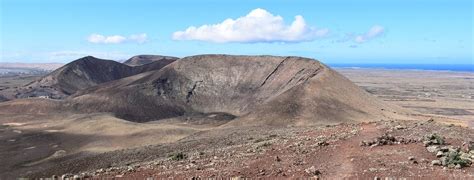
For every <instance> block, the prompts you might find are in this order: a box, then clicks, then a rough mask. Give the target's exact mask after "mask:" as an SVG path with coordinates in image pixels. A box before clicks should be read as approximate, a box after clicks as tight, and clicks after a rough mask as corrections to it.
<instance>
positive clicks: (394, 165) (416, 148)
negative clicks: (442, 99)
mask: <svg viewBox="0 0 474 180" xmlns="http://www.w3.org/2000/svg"><path fill="white" fill-rule="evenodd" d="M428 132H436V133H438V134H444V135H446V140H447V143H448V144H450V145H455V146H461V145H462V142H464V141H466V140H472V139H473V138H474V134H473V133H472V132H471V130H469V129H467V128H464V127H458V126H450V125H444V124H438V123H436V122H428V121H427V122H415V121H407V122H378V123H361V124H343V125H337V126H331V127H312V128H290V130H287V131H279V130H276V131H273V132H272V133H271V134H269V135H267V136H265V137H259V138H247V139H243V141H245V142H244V143H239V142H236V143H235V145H232V142H229V146H227V147H225V146H224V147H221V148H211V149H209V148H206V147H204V148H197V149H200V150H196V149H194V148H191V149H192V150H191V149H189V150H187V149H181V151H180V152H183V153H184V154H185V155H186V157H185V158H184V159H181V160H173V159H172V158H171V159H170V158H162V159H160V160H154V161H152V162H149V163H142V164H131V165H130V166H129V167H128V168H129V169H127V170H125V171H124V170H117V171H118V172H113V171H110V172H105V173H98V174H97V176H96V177H107V178H111V177H115V178H124V179H144V178H148V177H153V178H155V179H162V178H171V177H172V178H177V179H181V178H192V177H196V178H209V177H218V178H230V177H242V178H245V177H258V178H268V179H272V178H288V177H292V178H296V177H320V178H323V179H340V178H349V179H374V178H375V177H379V178H382V179H383V178H386V177H392V178H397V179H398V178H407V179H433V178H436V179H453V178H461V179H470V178H473V177H474V167H466V168H463V169H449V168H443V167H442V166H432V165H431V161H432V160H435V159H436V157H435V155H434V154H431V153H429V152H428V151H427V150H426V148H425V147H424V145H423V144H422V143H421V141H420V139H421V138H422V137H423V135H426V134H428ZM384 133H389V134H391V135H393V136H395V137H396V138H397V139H398V138H404V139H405V140H411V141H412V142H409V143H406V144H404V143H402V144H394V145H382V146H375V147H369V146H361V145H360V143H361V141H364V140H371V139H374V138H376V137H379V136H381V135H383V134H384ZM252 135H255V133H253V134H252V133H250V136H252ZM235 136H239V135H235ZM223 137H224V136H223ZM234 139H235V138H234ZM237 139H242V138H237ZM326 143H327V144H326ZM409 157H413V158H414V159H412V160H409Z"/></svg>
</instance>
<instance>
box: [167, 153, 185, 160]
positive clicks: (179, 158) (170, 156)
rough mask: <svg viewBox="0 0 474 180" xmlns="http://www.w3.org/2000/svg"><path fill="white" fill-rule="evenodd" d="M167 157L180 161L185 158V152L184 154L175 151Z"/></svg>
mask: <svg viewBox="0 0 474 180" xmlns="http://www.w3.org/2000/svg"><path fill="white" fill-rule="evenodd" d="M168 157H169V158H170V159H171V160H174V161H180V160H183V159H186V158H187V156H186V154H184V153H182V152H179V153H176V154H170V155H169V156H168Z"/></svg>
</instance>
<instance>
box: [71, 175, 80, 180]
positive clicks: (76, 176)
mask: <svg viewBox="0 0 474 180" xmlns="http://www.w3.org/2000/svg"><path fill="white" fill-rule="evenodd" d="M81 178H82V177H81V176H79V175H74V176H73V177H72V179H74V180H80V179H81Z"/></svg>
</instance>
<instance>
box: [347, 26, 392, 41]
mask: <svg viewBox="0 0 474 180" xmlns="http://www.w3.org/2000/svg"><path fill="white" fill-rule="evenodd" d="M384 33H385V28H384V27H382V26H379V25H375V26H372V28H370V30H369V32H367V33H365V34H361V35H357V36H355V38H354V41H355V42H357V43H364V42H367V41H369V40H371V39H374V38H377V37H380V36H382V35H383V34H384Z"/></svg>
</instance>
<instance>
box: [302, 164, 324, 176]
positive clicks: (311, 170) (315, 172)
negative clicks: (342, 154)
mask: <svg viewBox="0 0 474 180" xmlns="http://www.w3.org/2000/svg"><path fill="white" fill-rule="evenodd" d="M304 171H305V172H306V173H308V174H310V175H320V174H321V172H320V171H319V170H317V169H316V167H314V166H311V167H310V168H307V169H305V170H304Z"/></svg>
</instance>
